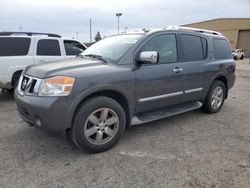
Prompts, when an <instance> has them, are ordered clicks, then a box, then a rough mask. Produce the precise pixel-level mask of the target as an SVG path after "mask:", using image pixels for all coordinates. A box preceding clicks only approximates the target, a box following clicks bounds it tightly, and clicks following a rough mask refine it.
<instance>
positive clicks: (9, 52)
mask: <svg viewBox="0 0 250 188" xmlns="http://www.w3.org/2000/svg"><path fill="white" fill-rule="evenodd" d="M30 41H31V40H30V38H21V37H16V38H14V37H2V38H0V56H24V55H27V54H28V52H29V48H30Z"/></svg>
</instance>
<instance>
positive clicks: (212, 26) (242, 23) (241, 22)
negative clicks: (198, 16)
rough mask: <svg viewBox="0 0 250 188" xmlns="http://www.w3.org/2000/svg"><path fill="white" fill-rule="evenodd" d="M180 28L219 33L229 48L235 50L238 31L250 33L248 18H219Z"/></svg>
mask: <svg viewBox="0 0 250 188" xmlns="http://www.w3.org/2000/svg"><path fill="white" fill-rule="evenodd" d="M182 26H186V27H194V28H200V29H209V30H214V31H218V32H221V33H222V34H223V35H224V36H226V37H227V38H228V40H229V42H230V44H231V47H232V48H237V42H238V35H239V31H240V30H249V31H250V18H220V19H215V20H208V21H204V22H198V23H192V24H186V25H182Z"/></svg>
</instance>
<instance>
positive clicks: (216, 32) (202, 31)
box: [166, 26, 222, 35]
mask: <svg viewBox="0 0 250 188" xmlns="http://www.w3.org/2000/svg"><path fill="white" fill-rule="evenodd" d="M166 30H180V31H194V32H198V33H206V34H212V35H222V33H220V32H218V31H212V30H206V29H197V28H192V27H179V26H168V27H167V28H166Z"/></svg>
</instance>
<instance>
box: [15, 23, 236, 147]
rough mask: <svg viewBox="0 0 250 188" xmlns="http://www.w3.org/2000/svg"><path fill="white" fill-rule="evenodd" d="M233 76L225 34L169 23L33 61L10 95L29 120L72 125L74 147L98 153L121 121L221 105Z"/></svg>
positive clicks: (44, 125)
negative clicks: (63, 56)
mask: <svg viewBox="0 0 250 188" xmlns="http://www.w3.org/2000/svg"><path fill="white" fill-rule="evenodd" d="M234 81H235V62H234V60H233V58H232V54H231V48H230V45H229V43H228V41H227V39H226V38H225V37H224V36H223V35H222V34H220V33H218V32H214V31H207V30H199V29H190V28H183V27H171V28H167V29H161V30H156V31H155V30H143V31H141V32H136V33H130V34H122V35H117V36H111V37H108V38H105V39H103V40H101V41H99V42H97V43H95V44H94V45H92V46H91V47H89V48H88V49H86V50H85V51H84V52H83V53H82V54H81V55H80V57H78V58H76V59H73V60H68V61H64V62H56V63H47V64H42V65H34V66H30V67H28V68H26V69H25V71H24V72H23V74H22V76H21V78H20V82H19V85H18V89H17V90H16V92H15V99H16V103H17V107H18V111H19V113H20V116H21V117H22V118H23V120H24V121H26V122H27V123H28V124H30V125H31V126H34V127H37V128H39V129H44V130H50V131H69V132H70V135H71V137H72V139H73V141H74V143H75V144H76V145H77V146H78V147H79V148H81V149H86V150H87V151H90V152H102V151H105V150H107V149H109V148H111V147H113V146H114V145H115V144H116V143H117V141H118V140H119V139H120V137H121V135H122V133H123V132H124V130H125V128H126V127H130V126H132V125H137V124H142V123H146V122H150V121H154V120H158V119H161V118H165V117H169V116H173V115H176V114H180V113H183V112H187V111H190V110H194V109H199V108H201V109H202V110H203V111H205V112H207V113H217V112H219V111H220V110H221V108H222V106H223V104H224V100H225V99H226V98H227V96H228V90H229V89H230V88H232V87H233V85H234Z"/></svg>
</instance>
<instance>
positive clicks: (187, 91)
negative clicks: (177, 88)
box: [185, 87, 203, 93]
mask: <svg viewBox="0 0 250 188" xmlns="http://www.w3.org/2000/svg"><path fill="white" fill-rule="evenodd" d="M202 90H203V88H202V87H199V88H195V89H189V90H185V93H193V92H197V91H202Z"/></svg>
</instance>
